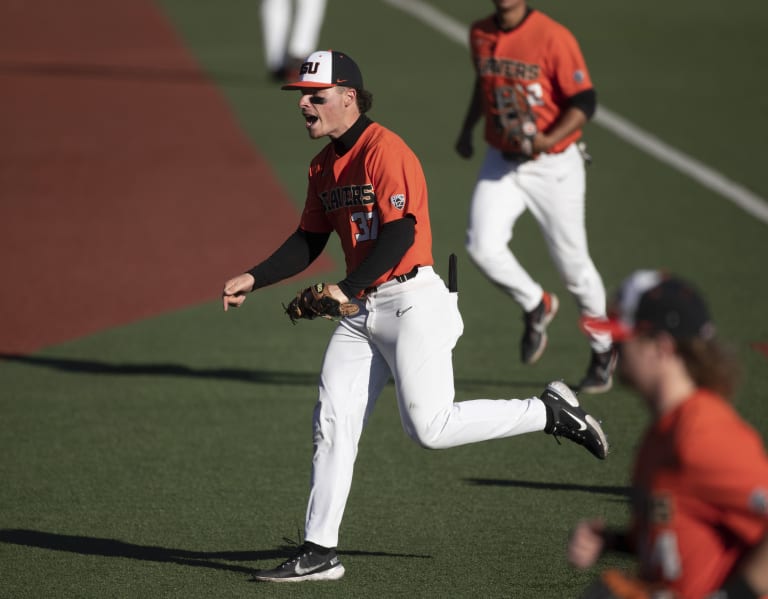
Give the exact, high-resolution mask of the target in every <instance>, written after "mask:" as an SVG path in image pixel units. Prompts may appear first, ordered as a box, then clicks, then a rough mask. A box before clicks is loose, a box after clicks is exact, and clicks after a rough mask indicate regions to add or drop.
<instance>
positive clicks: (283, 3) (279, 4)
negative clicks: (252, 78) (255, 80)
mask: <svg viewBox="0 0 768 599" xmlns="http://www.w3.org/2000/svg"><path fill="white" fill-rule="evenodd" d="M290 29H291V0H262V1H261V31H262V37H263V40H264V60H265V61H266V63H267V68H268V69H269V70H270V71H277V70H278V69H280V68H281V67H282V66H283V65H284V64H285V52H286V46H287V44H288V35H289V33H290Z"/></svg>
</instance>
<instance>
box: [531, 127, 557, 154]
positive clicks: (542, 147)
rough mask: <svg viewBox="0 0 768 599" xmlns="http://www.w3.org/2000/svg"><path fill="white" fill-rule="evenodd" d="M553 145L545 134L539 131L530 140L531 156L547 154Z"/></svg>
mask: <svg viewBox="0 0 768 599" xmlns="http://www.w3.org/2000/svg"><path fill="white" fill-rule="evenodd" d="M554 145H555V144H554V143H553V142H552V140H551V139H550V137H549V136H548V135H547V134H546V133H542V132H541V131H539V132H538V133H537V134H536V137H534V138H533V139H532V140H531V146H532V148H533V155H534V156H535V155H537V154H541V153H542V152H549V150H550V149H552V146H554Z"/></svg>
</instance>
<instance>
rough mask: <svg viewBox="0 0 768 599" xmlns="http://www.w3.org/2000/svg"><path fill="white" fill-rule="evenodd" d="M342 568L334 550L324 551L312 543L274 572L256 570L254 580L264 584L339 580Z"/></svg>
mask: <svg viewBox="0 0 768 599" xmlns="http://www.w3.org/2000/svg"><path fill="white" fill-rule="evenodd" d="M342 576H344V566H343V565H342V564H341V561H340V560H339V556H338V555H336V550H335V549H325V548H322V547H320V546H319V545H315V544H314V543H308V542H307V543H304V544H303V545H302V546H301V547H300V548H299V550H298V552H297V553H296V555H295V556H293V557H292V558H291V559H289V560H286V561H284V562H283V563H282V564H280V565H279V566H278V567H277V568H275V569H274V570H257V571H256V572H255V573H254V575H253V579H254V580H260V581H264V582H304V581H309V580H339V579H340V578H341V577H342Z"/></svg>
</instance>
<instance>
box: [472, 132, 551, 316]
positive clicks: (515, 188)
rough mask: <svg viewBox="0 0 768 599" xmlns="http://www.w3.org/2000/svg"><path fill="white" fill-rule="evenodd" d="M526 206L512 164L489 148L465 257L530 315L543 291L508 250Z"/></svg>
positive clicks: (476, 193) (475, 194) (477, 187)
mask: <svg viewBox="0 0 768 599" xmlns="http://www.w3.org/2000/svg"><path fill="white" fill-rule="evenodd" d="M526 204H527V197H526V192H525V191H524V190H523V189H522V188H521V187H520V186H519V185H518V182H517V172H516V169H515V164H514V163H512V162H509V161H507V160H504V158H502V156H501V153H500V152H499V151H498V150H496V149H495V148H492V147H489V148H488V150H487V152H486V155H485V159H484V161H483V165H482V167H481V168H480V173H479V175H478V178H477V183H476V184H475V189H474V192H473V194H472V202H471V205H470V212H469V226H468V229H467V241H466V248H467V253H468V254H469V256H470V258H472V260H473V261H474V263H475V264H476V265H477V266H478V268H479V269H480V270H481V271H482V272H483V273H484V274H485V276H487V277H488V278H489V279H490V280H491V281H493V282H494V283H495V284H496V285H498V286H499V287H500V288H501V289H502V290H503V291H505V292H506V293H508V294H509V295H511V296H512V297H513V298H514V300H515V301H516V302H517V303H518V304H519V305H520V306H521V307H522V309H523V310H524V311H526V312H530V311H531V310H533V309H534V308H535V307H536V306H538V305H539V302H540V301H541V295H542V288H541V285H539V284H538V283H537V282H536V281H534V280H533V279H532V278H531V276H530V275H529V274H528V272H526V270H525V269H524V268H523V267H522V266H521V265H520V263H519V262H518V260H517V258H515V256H514V254H513V253H512V251H511V250H510V249H509V242H510V241H511V240H512V229H513V227H514V226H515V222H516V221H517V219H518V218H519V217H520V215H521V214H522V213H523V212H524V211H525V209H526Z"/></svg>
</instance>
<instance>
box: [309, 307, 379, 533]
mask: <svg viewBox="0 0 768 599" xmlns="http://www.w3.org/2000/svg"><path fill="white" fill-rule="evenodd" d="M366 318H367V312H366V311H365V308H364V307H362V309H361V310H360V312H359V313H358V314H357V315H356V316H354V317H352V318H346V319H344V320H343V321H342V322H340V323H339V325H338V326H337V327H336V329H335V331H334V333H333V335H332V336H331V339H330V342H329V343H328V348H327V349H326V352H325V358H324V360H323V367H322V373H321V375H320V388H319V395H318V402H317V405H316V406H315V412H314V419H313V433H314V455H313V458H312V478H311V488H310V496H309V503H308V506H307V514H306V523H305V533H304V536H305V539H306V540H307V541H312V542H313V543H317V544H318V545H323V546H325V547H336V545H337V544H338V538H339V528H340V526H341V519H342V516H343V514H344V508H345V506H346V503H347V498H348V497H349V491H350V488H351V485H352V473H353V469H354V463H355V459H356V458H357V447H358V442H359V440H360V435H361V434H362V430H363V427H364V426H365V422H366V421H367V419H368V416H369V415H370V413H371V411H372V410H373V407H374V405H375V403H376V399H377V398H378V396H379V394H380V393H381V390H382V389H383V388H384V385H385V384H386V382H387V380H388V379H389V377H390V372H389V367H388V366H387V364H386V362H385V361H384V359H383V358H382V356H381V354H380V353H379V352H378V351H377V350H376V349H375V348H373V347H372V345H371V344H370V342H369V340H368V337H367V332H366V327H365V323H366Z"/></svg>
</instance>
